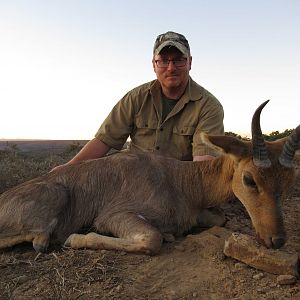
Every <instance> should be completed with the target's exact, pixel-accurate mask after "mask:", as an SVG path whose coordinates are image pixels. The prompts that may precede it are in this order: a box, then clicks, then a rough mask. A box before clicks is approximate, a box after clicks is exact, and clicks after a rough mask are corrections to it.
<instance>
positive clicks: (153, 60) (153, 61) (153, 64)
mask: <svg viewBox="0 0 300 300" xmlns="http://www.w3.org/2000/svg"><path fill="white" fill-rule="evenodd" d="M152 67H153V71H154V73H156V70H155V59H154V57H153V58H152Z"/></svg>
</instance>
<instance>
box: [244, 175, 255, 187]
mask: <svg viewBox="0 0 300 300" xmlns="http://www.w3.org/2000/svg"><path fill="white" fill-rule="evenodd" d="M243 182H244V184H245V185H246V186H248V187H250V188H256V187H257V186H256V183H255V181H254V179H253V177H252V176H251V175H249V174H245V175H244V176H243Z"/></svg>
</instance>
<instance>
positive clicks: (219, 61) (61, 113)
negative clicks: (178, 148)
mask: <svg viewBox="0 0 300 300" xmlns="http://www.w3.org/2000/svg"><path fill="white" fill-rule="evenodd" d="M172 5H173V1H170V0H166V1H164V2H161V1H157V0H153V1H151V2H150V1H145V2H143V5H141V4H140V2H138V1H137V0H130V1H127V2H126V3H125V2H122V1H118V0H113V1H110V2H109V3H106V2H105V3H102V2H101V1H89V2H85V1H82V0H76V1H67V0H64V1H61V2H49V1H46V0H40V1H38V0H28V1H26V2H25V1H21V0H15V1H13V2H11V1H8V0H6V1H5V0H4V1H1V2H0V40H1V48H0V66H1V68H0V82H1V86H0V99H1V109H2V110H1V117H0V129H1V130H0V138H1V139H2V140H3V139H5V140H8V139H15V140H16V139H17V140H21V139H23V140H24V139H25V140H90V139H91V138H93V137H94V134H95V133H96V132H97V130H98V128H99V127H100V125H101V123H102V122H103V121H104V119H105V118H106V116H107V115H108V114H109V112H110V110H111V109H112V108H113V106H114V105H115V104H116V103H117V101H119V100H120V99H121V98H122V97H123V96H124V95H125V94H126V93H127V92H128V91H129V90H131V89H133V88H135V87H136V86H139V85H141V84H143V83H145V82H148V81H150V80H153V79H155V73H154V72H153V69H152V65H151V59H152V47H153V44H154V41H155V39H156V37H157V35H159V34H161V33H163V32H166V31H168V30H172V31H176V32H179V33H182V34H184V35H185V36H186V38H187V39H188V41H189V43H190V46H191V53H192V56H193V64H192V69H191V72H190V75H191V77H192V78H193V79H194V80H195V81H196V82H197V83H199V84H200V85H201V86H203V87H204V88H205V89H207V90H208V91H210V92H211V93H212V94H214V95H215V96H216V97H217V98H218V100H219V101H220V102H221V104H222V105H223V107H224V111H225V119H224V126H225V131H226V132H233V133H236V134H239V135H241V136H248V137H249V136H250V131H251V129H250V127H251V118H252V115H253V113H254V111H255V109H256V108H257V107H258V106H259V105H260V104H261V103H262V102H264V101H265V100H267V99H271V101H270V103H269V104H268V105H267V106H266V107H265V108H264V110H263V112H262V115H261V128H262V132H263V133H264V134H270V133H271V132H274V131H279V132H283V131H285V130H286V129H293V128H295V127H296V126H297V125H299V123H300V122H299V118H298V116H299V113H297V111H296V108H297V107H298V102H299V100H300V90H299V88H298V86H299V82H300V72H299V70H300V56H299V53H300V18H299V15H300V2H296V1H285V2H283V1H279V0H262V1H258V0H254V1H252V2H251V3H250V2H249V3H242V2H240V1H236V0H229V1H226V2H224V1H221V0H212V1H210V2H207V1H204V0H198V1H196V0H186V1H185V2H183V3H182V5H180V6H178V5H175V6H174V5H173V6H174V7H173V6H172ZM116 7H118V9H116ZM170 7H173V8H172V10H170ZM166 12H167V14H166Z"/></svg>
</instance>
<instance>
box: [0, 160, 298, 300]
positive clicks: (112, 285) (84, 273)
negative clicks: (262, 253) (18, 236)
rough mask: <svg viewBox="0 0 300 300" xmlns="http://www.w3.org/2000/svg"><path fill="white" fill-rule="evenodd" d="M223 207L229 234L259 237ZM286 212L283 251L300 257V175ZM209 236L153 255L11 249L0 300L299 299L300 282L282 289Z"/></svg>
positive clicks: (240, 211) (5, 257)
mask: <svg viewBox="0 0 300 300" xmlns="http://www.w3.org/2000/svg"><path fill="white" fill-rule="evenodd" d="M299 162H300V159H299V158H298V164H299ZM299 166H300V164H299ZM298 168H299V167H298ZM222 209H223V210H224V212H225V214H226V219H227V223H226V225H225V228H228V229H230V230H233V231H238V232H242V233H247V234H251V235H253V229H252V227H251V221H250V219H249V217H248V215H247V213H246V211H245V210H244V208H243V207H242V205H241V204H240V203H239V201H238V200H233V201H232V202H230V203H228V204H226V205H225V206H223V207H222ZM283 210H284V215H285V225H286V230H287V233H288V241H287V243H286V245H285V246H284V248H283V250H286V251H295V252H297V253H300V235H299V229H300V228H299V220H300V176H298V177H297V180H296V182H295V185H294V187H293V189H292V191H291V192H290V194H289V196H288V198H287V199H286V200H285V201H284V205H283ZM206 233H207V231H205V230H203V229H197V230H194V232H193V233H191V234H189V235H187V236H185V237H183V238H181V239H178V240H176V241H175V242H173V243H165V244H164V245H163V247H162V250H161V252H160V254H159V255H156V256H153V257H149V256H144V255H134V254H127V253H123V252H114V251H105V250H102V251H91V250H76V251H75V250H70V249H62V248H51V249H49V253H48V254H41V255H37V254H36V253H35V252H34V250H33V248H32V246H31V245H29V244H23V245H18V246H15V247H13V248H11V249H5V250H2V251H1V252H0V299H205V300H206V299H245V300H246V299H300V281H297V282H296V283H295V284H292V285H279V284H278V283H277V281H276V279H277V276H278V275H273V274H269V273H266V272H262V271H260V270H256V269H254V268H251V267H248V266H246V265H244V264H242V263H239V262H237V261H236V260H233V259H231V258H227V257H225V256H224V254H223V246H224V244H223V242H220V241H219V239H216V238H214V236H213V235H208V234H206Z"/></svg>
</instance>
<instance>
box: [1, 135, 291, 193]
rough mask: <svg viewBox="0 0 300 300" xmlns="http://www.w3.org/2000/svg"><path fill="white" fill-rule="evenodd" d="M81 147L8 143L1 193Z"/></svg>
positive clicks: (269, 137)
mask: <svg viewBox="0 0 300 300" xmlns="http://www.w3.org/2000/svg"><path fill="white" fill-rule="evenodd" d="M291 131H292V130H291V129H287V130H285V131H284V132H278V131H274V132H272V133H271V134H269V135H265V136H264V137H265V139H266V140H269V141H274V140H277V139H279V138H283V137H285V136H288V135H289V134H290V133H291ZM225 134H226V135H228V136H233V137H237V138H239V139H246V140H247V138H243V137H241V136H240V135H238V134H235V133H233V132H226V133H225ZM81 148H82V144H80V143H79V142H73V143H72V144H70V145H68V146H66V147H65V149H64V150H63V151H62V152H61V153H60V154H51V153H50V154H49V153H48V152H46V154H36V153H35V155H30V154H28V153H23V152H22V151H20V150H19V149H18V146H17V145H15V144H11V143H10V144H7V146H6V148H5V149H4V150H0V193H2V192H4V191H5V190H7V189H8V188H10V187H13V186H15V185H17V184H19V183H21V182H24V181H26V180H29V179H32V178H34V177H37V176H39V175H42V174H45V173H47V172H49V171H50V170H51V169H52V168H53V167H55V166H57V165H60V164H63V163H65V162H67V161H68V160H70V159H71V158H72V157H73V156H74V155H76V154H77V153H78V152H79V151H80V149H81Z"/></svg>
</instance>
